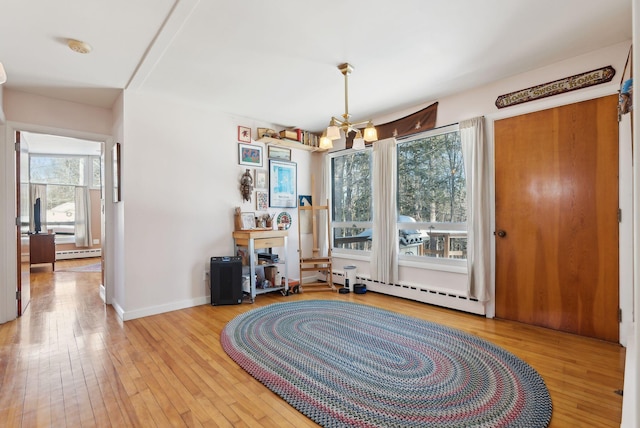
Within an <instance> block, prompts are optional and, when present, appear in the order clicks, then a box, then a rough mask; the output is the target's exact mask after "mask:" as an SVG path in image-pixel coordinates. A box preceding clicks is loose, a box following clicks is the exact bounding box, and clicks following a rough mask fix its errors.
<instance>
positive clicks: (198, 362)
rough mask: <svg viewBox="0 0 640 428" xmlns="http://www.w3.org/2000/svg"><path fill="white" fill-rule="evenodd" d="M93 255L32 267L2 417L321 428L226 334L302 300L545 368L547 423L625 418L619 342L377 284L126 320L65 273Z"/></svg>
mask: <svg viewBox="0 0 640 428" xmlns="http://www.w3.org/2000/svg"><path fill="white" fill-rule="evenodd" d="M88 262H90V261H82V262H76V261H61V262H59V263H56V272H51V267H50V265H49V266H45V265H43V266H37V267H34V268H33V269H32V294H33V298H32V301H31V304H30V306H29V308H28V309H27V311H26V313H25V315H24V316H23V317H22V318H20V319H18V320H16V321H12V322H8V323H6V324H3V325H0V426H7V427H20V426H22V427H49V426H51V427H81V426H82V427H85V426H86V427H92V426H114V427H127V426H139V427H152V426H158V427H167V426H193V427H198V426H211V427H218V426H221V427H249V426H253V427H311V426H317V425H316V424H315V423H313V422H311V421H310V420H309V419H307V418H306V417H305V416H303V415H302V414H300V413H298V412H297V411H296V410H295V409H294V408H292V407H291V406H289V405H288V404H287V403H285V402H284V401H283V400H281V399H280V398H279V397H278V396H276V395H275V394H273V393H272V392H271V391H269V390H268V389H267V388H266V387H264V386H263V385H262V384H260V383H259V382H257V381H255V380H254V379H253V378H252V377H251V376H250V375H248V374H247V373H246V372H245V371H244V370H242V369H240V368H239V367H238V366H237V365H236V364H235V363H234V362H233V361H232V360H231V359H230V358H229V357H228V356H227V355H226V354H225V352H224V350H223V349H222V348H221V346H220V340H219V338H220V332H221V330H222V328H223V327H224V325H225V324H226V323H227V321H229V320H230V319H232V318H233V317H234V316H236V315H238V314H240V313H242V312H244V311H247V310H250V309H253V308H256V307H258V306H263V305H268V304H271V303H276V302H286V301H294V300H299V299H339V300H347V301H353V302H358V303H363V304H367V305H374V306H378V307H381V308H385V309H390V310H393V311H395V312H399V313H403V314H406V315H410V316H414V317H416V318H422V319H425V320H429V321H435V322H438V323H441V324H445V325H448V326H451V327H455V328H458V329H460V330H464V331H466V332H468V333H471V334H474V335H477V336H480V337H482V338H484V339H487V340H489V341H491V342H493V343H495V344H497V345H499V346H501V347H503V348H505V349H507V350H508V351H510V352H512V353H514V354H515V355H517V356H518V357H520V358H522V359H523V360H525V361H526V362H528V363H529V364H530V365H531V366H533V367H534V368H535V369H536V370H537V371H538V372H539V373H540V374H541V375H542V377H543V378H544V380H545V382H546V384H547V386H548V388H549V391H550V393H551V398H552V400H553V406H554V410H553V417H552V420H551V425H550V426H551V427H581V426H583V427H617V426H619V425H620V418H621V406H622V398H621V397H620V396H619V395H618V394H616V393H615V391H616V390H620V389H622V385H623V368H624V358H625V350H624V348H622V347H620V346H619V345H616V344H612V343H606V342H601V341H598V340H593V339H588V338H583V337H578V336H574V335H570V334H565V333H560V332H556V331H552V330H547V329H543V328H539V327H532V326H527V325H523V324H518V323H514V322H510V321H502V320H489V319H486V318H483V317H479V316H475V315H469V314H465V313H462V312H457V311H452V310H447V309H442V308H438V307H434V306H429V305H425V304H422V303H417V302H412V301H408V300H403V299H398V298H394V297H389V296H384V295H380V294H375V293H367V294H365V295H354V294H350V295H342V294H337V293H335V292H322V293H319V292H313V293H310V292H307V293H303V294H298V295H291V296H287V297H284V296H281V295H280V294H278V293H270V294H267V295H263V296H258V297H257V298H256V302H255V303H254V304H251V303H243V304H241V305H232V306H215V307H213V306H210V305H203V306H198V307H194V308H190V309H184V310H180V311H175V312H170V313H166V314H162V315H156V316H151V317H146V318H141V319H137V320H132V321H127V322H125V323H122V322H120V321H119V320H118V319H117V316H116V315H115V312H114V310H113V308H111V307H110V306H104V305H103V304H102V301H101V300H100V297H99V295H98V284H99V280H100V275H99V274H96V273H71V272H62V270H63V269H64V268H65V266H69V265H74V264H79V263H88ZM149 292H150V293H152V292H153V289H152V288H151V286H150V288H149Z"/></svg>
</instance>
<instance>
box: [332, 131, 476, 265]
mask: <svg viewBox="0 0 640 428" xmlns="http://www.w3.org/2000/svg"><path fill="white" fill-rule="evenodd" d="M374 144H375V143H374ZM330 159H331V198H332V199H331V201H332V208H333V212H332V232H333V235H332V236H333V248H334V250H338V251H345V252H350V251H370V250H371V238H372V222H373V214H372V206H373V204H375V201H373V196H372V195H373V190H372V179H371V174H372V173H375V171H372V149H371V148H368V149H365V150H362V151H352V150H348V151H344V152H339V153H334V154H332V155H331V158H330ZM397 174H398V177H397V188H396V198H397V205H398V231H399V232H398V244H399V249H400V258H401V259H405V260H414V261H418V262H419V261H427V260H429V261H431V262H434V261H437V262H442V261H443V260H444V259H466V256H467V224H466V220H467V206H466V177H465V171H464V164H463V158H462V147H461V143H460V133H459V131H458V126H457V125H453V126H448V127H444V128H439V129H434V130H431V131H428V132H424V133H421V134H418V135H414V136H411V137H408V138H405V139H402V140H400V141H399V142H398V145H397ZM448 263H454V262H448Z"/></svg>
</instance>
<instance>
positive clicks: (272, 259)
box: [258, 253, 279, 263]
mask: <svg viewBox="0 0 640 428" xmlns="http://www.w3.org/2000/svg"><path fill="white" fill-rule="evenodd" d="M258 260H266V261H267V263H278V260H279V259H278V255H277V254H271V253H258Z"/></svg>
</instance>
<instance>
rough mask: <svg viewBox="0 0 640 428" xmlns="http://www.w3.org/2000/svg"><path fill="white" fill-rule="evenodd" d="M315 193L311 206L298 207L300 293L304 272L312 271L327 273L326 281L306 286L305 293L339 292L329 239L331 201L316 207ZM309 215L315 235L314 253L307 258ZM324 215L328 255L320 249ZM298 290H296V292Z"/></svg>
mask: <svg viewBox="0 0 640 428" xmlns="http://www.w3.org/2000/svg"><path fill="white" fill-rule="evenodd" d="M311 188H312V189H314V188H315V187H314V180H313V177H312V178H311ZM313 193H314V191H313V190H312V196H311V205H310V206H309V205H307V206H301V205H299V206H298V242H299V243H300V250H299V251H300V285H299V291H302V289H303V284H302V278H303V277H304V276H303V273H304V272H310V271H315V272H324V273H326V280H325V281H320V280H317V281H314V282H308V283H305V284H304V291H335V290H337V288H336V287H335V286H334V285H333V267H332V260H331V240H330V239H329V234H330V230H331V218H330V212H329V201H328V200H327V201H326V202H325V205H316V203H315V202H316V201H317V198H316V197H315V195H314V194H313ZM305 215H308V216H310V217H311V218H310V220H311V233H312V234H313V247H312V251H311V256H310V257H306V256H305V254H303V249H302V226H301V223H302V218H303V216H305ZM322 215H324V216H325V217H326V219H327V220H326V221H327V227H326V230H325V235H326V241H325V242H326V244H327V250H326V254H324V253H323V252H322V251H321V249H320V242H319V236H320V235H319V233H320V232H319V230H318V227H319V225H320V222H319V219H320V217H322ZM295 291H296V290H294V292H295Z"/></svg>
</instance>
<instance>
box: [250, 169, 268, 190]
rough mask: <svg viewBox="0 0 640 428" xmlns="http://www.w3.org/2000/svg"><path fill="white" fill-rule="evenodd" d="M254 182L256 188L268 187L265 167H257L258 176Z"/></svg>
mask: <svg viewBox="0 0 640 428" xmlns="http://www.w3.org/2000/svg"><path fill="white" fill-rule="evenodd" d="M253 184H254V187H255V188H256V189H266V188H267V171H265V170H264V169H256V178H255V180H254V181H253Z"/></svg>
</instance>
